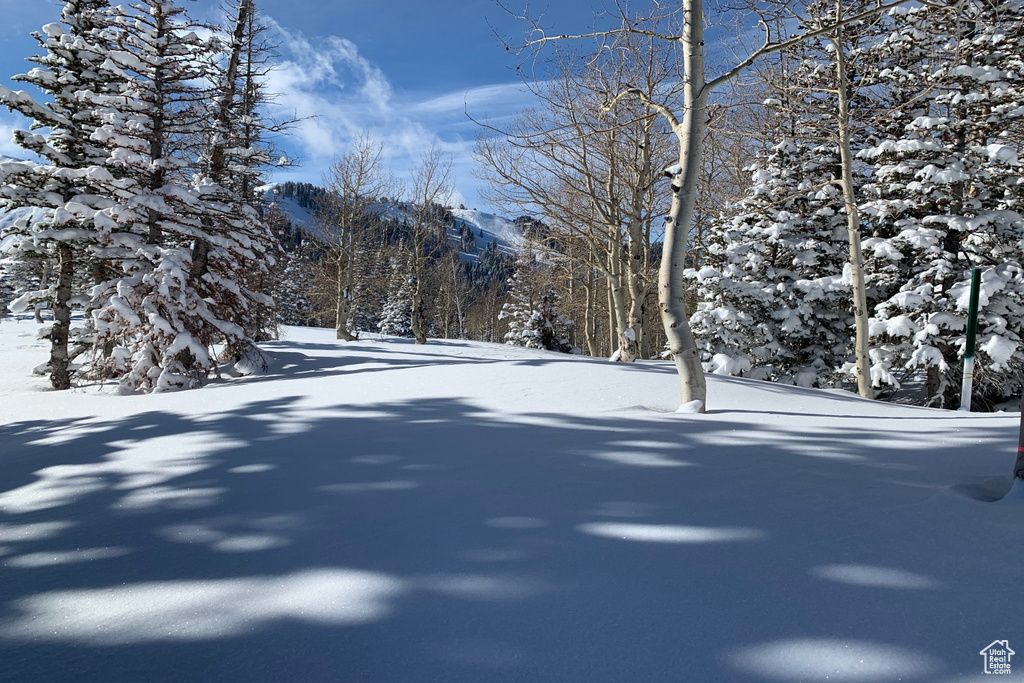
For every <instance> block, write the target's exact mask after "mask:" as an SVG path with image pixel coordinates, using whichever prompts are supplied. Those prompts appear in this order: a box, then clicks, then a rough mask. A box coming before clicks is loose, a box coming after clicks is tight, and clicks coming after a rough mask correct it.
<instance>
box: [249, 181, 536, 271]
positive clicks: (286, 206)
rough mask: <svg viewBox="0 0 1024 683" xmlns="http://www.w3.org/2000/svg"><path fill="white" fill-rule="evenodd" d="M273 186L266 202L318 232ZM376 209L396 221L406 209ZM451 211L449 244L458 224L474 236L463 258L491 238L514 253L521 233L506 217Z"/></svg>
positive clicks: (474, 255)
mask: <svg viewBox="0 0 1024 683" xmlns="http://www.w3.org/2000/svg"><path fill="white" fill-rule="evenodd" d="M275 187H277V184H276V183H271V184H269V185H265V186H264V187H263V188H261V189H263V190H264V191H265V193H266V201H267V202H268V203H269V202H272V201H276V202H277V205H278V207H279V208H280V209H281V210H282V211H283V212H284V214H285V215H286V216H288V217H289V218H290V219H291V220H292V222H293V223H294V224H295V225H296V226H297V227H300V228H302V229H303V230H305V231H306V232H309V233H311V234H313V235H319V234H320V230H319V229H318V227H317V224H316V221H314V220H313V216H312V215H311V214H310V213H309V211H308V210H307V209H305V208H304V207H302V206H301V205H300V204H299V203H298V201H296V199H295V198H294V197H282V196H279V195H275V194H274V188H275ZM378 208H379V211H380V213H382V214H383V215H384V216H386V217H388V218H393V219H396V220H402V219H403V218H404V217H405V216H404V213H405V212H406V211H407V209H406V205H403V204H388V205H386V206H385V205H379V206H378ZM452 214H453V215H454V216H455V226H454V227H453V228H452V229H450V230H449V231H448V236H449V238H450V239H451V241H452V243H453V244H454V245H455V246H456V247H459V246H460V238H459V230H460V228H461V227H462V225H466V226H467V227H469V229H470V230H472V232H473V236H474V237H475V238H476V244H477V250H476V251H475V252H472V253H468V252H462V257H463V260H465V261H476V260H477V259H478V258H479V252H480V251H481V250H483V248H484V247H486V246H487V245H488V244H490V243H491V242H492V241H494V240H497V242H498V249H499V250H500V251H502V252H503V253H505V254H510V255H512V254H515V253H516V251H517V249H518V244H519V241H520V238H521V237H522V232H521V231H520V230H519V227H518V226H516V224H515V223H513V222H512V221H510V220H509V219H507V218H503V217H502V216H496V215H494V214H491V213H487V212H484V211H477V210H476V209H452Z"/></svg>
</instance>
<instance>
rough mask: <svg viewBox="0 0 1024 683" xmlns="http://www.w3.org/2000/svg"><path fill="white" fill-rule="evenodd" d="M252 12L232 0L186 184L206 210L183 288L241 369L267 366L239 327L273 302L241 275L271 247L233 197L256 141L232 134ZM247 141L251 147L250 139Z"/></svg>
mask: <svg viewBox="0 0 1024 683" xmlns="http://www.w3.org/2000/svg"><path fill="white" fill-rule="evenodd" d="M255 12H256V9H255V3H254V2H253V0H238V3H237V5H236V6H235V18H234V23H233V25H232V27H231V32H230V36H229V39H228V40H227V41H225V43H226V44H225V45H224V49H223V55H222V58H221V59H219V60H217V61H216V62H215V63H214V64H213V65H212V66H213V67H214V68H213V70H212V77H211V80H212V81H213V83H214V88H213V91H212V92H211V99H210V110H209V116H210V124H211V125H210V128H209V129H208V130H207V131H206V132H205V133H204V136H203V137H204V143H203V144H204V151H203V154H202V168H201V173H199V174H198V175H197V176H196V177H195V179H194V181H193V187H194V190H195V192H196V194H197V195H198V196H199V197H200V198H201V199H202V200H203V202H204V203H205V204H206V212H207V215H206V217H205V218H204V219H203V230H202V232H201V233H199V234H197V235H196V238H195V240H194V241H193V246H192V254H191V266H190V270H189V274H188V275H189V283H190V285H191V286H192V287H194V288H195V289H196V291H198V292H199V293H200V294H201V295H202V297H203V298H204V299H205V300H207V301H209V302H211V303H210V308H211V310H212V311H213V312H214V314H215V315H216V316H217V317H218V318H219V319H220V320H222V321H225V322H226V323H227V324H225V325H222V326H221V327H220V328H219V330H220V332H221V335H222V337H223V341H224V345H225V349H224V356H225V358H226V359H228V360H232V361H235V362H236V363H237V364H238V367H239V368H240V369H243V372H247V371H248V369H247V368H254V369H260V368H265V367H266V365H267V362H268V359H267V358H266V357H265V356H264V355H263V354H262V352H260V350H259V349H258V348H257V347H256V345H255V343H254V341H253V339H252V337H251V336H250V335H249V334H248V333H247V331H246V328H247V327H248V328H249V329H254V325H255V324H256V323H255V320H256V319H257V318H258V317H259V318H261V319H262V320H265V321H267V322H269V323H272V320H273V319H272V317H269V316H259V315H258V314H257V313H256V308H257V307H265V309H270V308H272V307H273V305H274V303H273V299H272V298H271V297H270V296H269V295H268V294H266V293H264V292H259V291H256V290H254V289H252V288H250V287H247V286H246V282H243V281H240V280H241V279H244V280H246V281H247V282H248V283H250V284H251V283H253V281H254V278H253V273H254V272H255V273H265V272H266V271H267V270H268V269H269V267H270V266H272V265H273V264H274V263H275V260H276V254H277V250H278V246H277V242H276V240H275V239H274V236H273V234H272V232H271V231H270V228H269V227H268V226H267V224H266V222H265V221H264V220H263V219H262V218H261V216H260V214H259V212H258V211H257V210H256V209H255V208H254V207H253V205H252V203H251V201H250V198H247V197H243V196H242V195H241V194H240V192H239V190H238V187H240V186H244V183H240V182H239V178H238V173H237V172H236V171H237V168H235V167H237V166H244V168H246V169H250V170H251V169H253V168H255V167H256V166H255V165H254V164H255V163H256V161H255V160H256V159H258V152H257V151H256V150H258V145H257V146H256V147H247V148H245V149H242V148H240V147H238V146H237V145H238V144H239V138H238V136H237V135H236V134H235V133H236V131H237V125H236V124H237V121H238V112H239V111H240V109H239V107H238V106H236V104H237V103H238V101H239V98H241V99H242V100H243V101H244V100H245V97H244V94H243V93H242V90H243V88H245V87H246V85H245V84H246V80H245V71H244V61H243V60H244V58H245V54H246V46H247V38H246V36H247V30H248V29H249V27H250V22H251V21H252V19H253V16H254V14H255ZM241 111H245V108H244V107H242V109H241ZM248 142H249V143H253V144H255V143H254V142H253V140H249V141H248ZM240 156H242V157H246V159H245V161H244V163H242V162H239V163H236V164H233V163H232V162H233V160H235V161H238V159H239V157H240ZM247 173H249V171H245V173H243V174H242V175H245V174H247ZM243 276H244V277H243ZM256 279H257V280H258V278H256Z"/></svg>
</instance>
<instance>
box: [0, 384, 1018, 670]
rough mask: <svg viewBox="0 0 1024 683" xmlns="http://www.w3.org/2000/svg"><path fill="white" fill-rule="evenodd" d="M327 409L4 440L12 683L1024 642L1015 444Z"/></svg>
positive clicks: (40, 425)
mask: <svg viewBox="0 0 1024 683" xmlns="http://www.w3.org/2000/svg"><path fill="white" fill-rule="evenodd" d="M298 401H299V398H298V397H282V398H280V399H277V400H273V401H261V402H254V403H250V404H247V405H244V406H240V407H238V408H237V409H235V410H231V411H227V412H224V413H219V414H216V415H209V416H205V415H204V416H182V415H177V414H171V413H163V412H150V413H145V414H139V415H134V416H131V417H128V418H125V419H122V420H80V421H77V422H75V423H70V424H69V423H67V422H63V421H59V420H54V421H46V420H34V421H31V422H22V423H17V424H11V425H5V426H3V427H2V428H0V443H2V444H3V455H2V456H0V472H2V475H0V476H2V486H0V489H2V491H0V679H3V680H8V679H9V680H48V681H57V680H74V681H101V680H102V681H111V680H126V681H127V680H176V681H180V680H204V681H206V680H238V681H243V680H244V681H280V680H302V681H320V680H337V681H413V680H415V681H481V680H488V681H501V680H510V681H511V680H516V681H541V680H551V681H555V680H557V681H588V682H589V681H605V680H607V681H612V680H631V681H632V680H637V681H658V680H664V681H678V680H691V681H712V680H714V681H731V680H784V681H789V680H793V681H795V680H817V678H816V677H815V676H816V675H817V673H820V672H821V671H833V670H840V669H842V667H848V666H853V667H854V669H856V666H855V665H851V664H849V662H847V661H846V660H844V659H843V657H849V656H850V654H849V653H850V652H855V653H856V652H858V651H863V652H867V653H868V655H867V657H868V659H869V663H873V664H874V665H877V666H882V667H889V668H888V669H886V671H889V672H890V673H892V672H895V674H899V675H900V676H902V677H903V678H904V679H909V680H915V679H916V680H941V679H942V677H943V676H952V675H954V674H962V673H973V672H975V669H976V668H977V666H976V664H977V662H976V661H975V660H976V659H977V658H978V655H977V654H976V653H977V651H978V650H980V649H981V648H982V647H984V646H985V645H986V643H988V642H989V641H991V639H992V638H993V637H995V636H993V635H992V634H996V635H999V634H1004V635H1006V634H1012V633H1015V632H1019V630H1020V629H1019V627H1020V626H1021V621H1020V617H1019V614H1018V613H1019V609H1018V607H1019V605H1020V604H1021V603H1022V602H1024V586H1021V584H1020V581H1019V580H1018V579H1019V567H1020V563H1021V560H1022V559H1024V555H1022V551H1021V547H1022V546H1021V543H1020V540H1021V531H1020V528H1021V527H1020V525H1019V511H1018V512H1014V511H1012V510H1008V509H1006V508H1000V507H998V506H996V505H983V504H981V503H979V502H977V501H975V500H971V499H969V498H966V497H964V496H961V495H957V494H955V493H952V492H951V491H950V486H951V485H953V484H956V483H957V482H958V481H959V480H958V479H957V477H959V476H961V474H962V472H967V471H973V472H976V473H979V474H981V475H992V474H995V473H997V472H999V471H1001V468H1003V467H1004V466H1005V467H1006V468H1007V469H1008V468H1009V463H1010V462H1011V461H1012V455H1010V454H1007V453H1004V452H1003V451H1006V450H1007V449H1005V448H1002V446H1001V445H1000V444H1002V443H1003V442H1005V441H1007V439H1009V441H1011V442H1012V437H1013V435H1012V434H1010V433H1009V432H1008V430H984V431H983V430H980V429H978V430H975V431H973V432H972V431H971V428H966V429H961V430H960V437H961V442H962V437H964V436H965V432H969V433H968V434H967V435H966V436H969V437H970V438H972V439H973V440H974V442H975V443H976V444H977V446H976V448H975V449H974V450H972V452H970V453H963V452H959V451H958V450H957V449H953V448H943V447H942V446H941V445H940V446H936V447H935V448H933V449H932V451H933V452H930V453H929V456H928V458H922V456H921V453H920V452H914V451H913V450H912V449H913V448H914V447H915V446H914V445H913V444H909V445H908V444H900V443H891V444H890V445H889V446H887V447H879V446H878V439H879V438H880V433H879V432H871V431H865V430H855V429H844V428H842V427H839V428H836V429H835V430H833V432H832V433H831V434H829V435H816V434H813V433H810V434H799V435H793V434H786V433H785V432H782V431H779V430H772V429H771V428H769V427H764V428H759V429H752V428H751V426H750V425H748V424H745V423H741V422H734V421H730V420H728V419H727V416H719V417H716V418H714V419H709V418H707V417H697V418H690V417H684V416H676V415H661V416H659V415H655V414H651V415H650V416H647V415H629V416H626V417H615V416H612V415H605V416H602V417H600V418H599V419H598V418H581V417H566V416H563V415H531V416H524V417H505V418H502V417H498V416H494V415H490V414H484V413H481V412H480V411H479V410H478V409H476V408H474V407H472V406H470V405H468V404H466V403H464V402H461V401H458V400H447V399H434V400H422V401H410V402H400V403H391V404H375V405H369V406H358V405H338V406H333V407H331V408H326V409H319V410H315V411H313V410H310V409H309V408H302V409H299V408H298V407H297V406H298ZM961 461H964V464H958V463H961ZM932 462H934V463H935V467H934V468H932V467H930V466H927V465H926V466H923V465H922V463H928V464H930V463H932ZM996 596H998V599H994V598H996ZM950 615H956V618H955V619H953V618H951V617H950ZM1014 627H1016V631H1015V630H1014ZM999 637H1004V636H1003V635H1000V636H999ZM1010 637H1012V635H1011V636H1010ZM986 639H987V640H986ZM975 641H978V642H975ZM851 648H852V650H851ZM858 648H860V650H858ZM801 662H802V663H801ZM808 666H810V667H811V669H810V670H808V669H807V667H808ZM801 667H803V668H801ZM814 667H819V668H820V671H819V670H818V669H815V668H814ZM829 667H831V668H829ZM836 667H839V668H840V669H836ZM842 670H845V669H842ZM833 673H834V671H833ZM895 674H893V676H891V677H895ZM858 675H860V676H861V677H858ZM887 676H888V675H879V674H878V672H877V671H873V670H865V671H861V673H860V674H857V673H856V671H854V673H853V674H850V673H849V672H847V675H846V677H845V678H842V679H841V680H854V681H856V680H889V679H890V677H887ZM821 677H823V676H821Z"/></svg>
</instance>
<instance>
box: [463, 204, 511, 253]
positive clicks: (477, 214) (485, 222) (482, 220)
mask: <svg viewBox="0 0 1024 683" xmlns="http://www.w3.org/2000/svg"><path fill="white" fill-rule="evenodd" d="M452 214H453V215H454V216H455V224H456V225H455V227H456V232H457V230H458V228H459V227H460V224H462V223H464V224H466V225H467V226H468V227H469V228H470V229H471V230H472V231H473V235H474V236H475V237H476V243H477V248H478V249H483V248H484V247H485V246H487V245H488V244H490V243H491V241H492V240H497V242H498V249H500V250H501V251H502V252H504V253H505V254H509V255H514V254H515V253H516V252H518V250H519V243H520V241H521V239H522V231H521V230H520V229H519V227H518V226H517V225H516V224H515V223H513V222H512V221H510V220H509V219H507V218H504V217H502V216H496V215H494V214H492V213H486V212H484V211H477V210H476V209H452ZM472 256H473V257H474V258H475V257H476V254H473V255H472Z"/></svg>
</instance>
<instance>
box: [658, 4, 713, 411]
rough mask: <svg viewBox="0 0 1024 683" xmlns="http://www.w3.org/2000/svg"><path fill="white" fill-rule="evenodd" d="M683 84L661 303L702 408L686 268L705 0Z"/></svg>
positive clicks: (685, 397) (687, 393)
mask: <svg viewBox="0 0 1024 683" xmlns="http://www.w3.org/2000/svg"><path fill="white" fill-rule="evenodd" d="M683 19H684V21H685V26H684V29H683V37H682V45H683V68H684V71H685V74H686V81H685V83H684V89H683V103H684V107H685V111H684V112H683V119H682V121H681V122H680V123H679V124H677V125H675V126H673V128H674V130H673V132H674V133H675V134H676V137H677V138H678V139H679V166H680V171H679V173H677V174H676V175H675V177H674V178H673V180H672V207H671V209H670V210H669V215H668V219H667V221H666V223H665V248H664V254H663V255H662V260H661V268H660V271H659V273H658V304H659V306H660V308H661V319H662V323H663V324H664V326H665V336H667V337H668V347H669V351H670V352H671V353H672V358H673V360H674V361H675V364H676V371H677V372H678V373H679V393H680V402H681V404H686V403H691V402H692V401H700V402H701V406H700V412H704V410H705V407H706V406H707V383H706V381H705V379H704V368H703V367H701V364H700V356H699V355H698V353H697V344H696V342H695V341H694V339H693V333H692V332H691V331H690V324H689V320H688V318H687V315H686V301H685V300H684V297H683V270H684V269H685V268H686V251H687V240H688V237H689V231H690V226H691V225H692V224H693V213H694V206H695V203H696V200H697V183H698V180H699V178H700V171H701V154H702V151H703V149H702V148H703V143H704V126H705V117H706V116H707V96H708V93H707V89H706V88H705V83H704V23H703V22H704V7H703V3H702V2H701V0H686V3H685V5H684V10H683Z"/></svg>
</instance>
